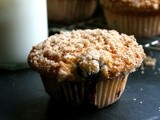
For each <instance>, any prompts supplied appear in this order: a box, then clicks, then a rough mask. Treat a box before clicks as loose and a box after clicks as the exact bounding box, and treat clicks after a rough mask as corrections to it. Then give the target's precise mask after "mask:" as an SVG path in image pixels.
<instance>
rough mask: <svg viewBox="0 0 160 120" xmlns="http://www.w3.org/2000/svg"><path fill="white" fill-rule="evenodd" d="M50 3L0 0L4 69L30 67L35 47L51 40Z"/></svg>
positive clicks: (1, 63) (1, 62)
mask: <svg viewBox="0 0 160 120" xmlns="http://www.w3.org/2000/svg"><path fill="white" fill-rule="evenodd" d="M47 21H48V20H47V4H46V0H0V68H4V69H13V70H14V69H21V68H26V67H28V64H27V56H28V53H29V51H30V50H31V48H32V46H33V45H35V44H37V43H39V42H41V41H43V40H45V39H46V38H47V37H48V23H47Z"/></svg>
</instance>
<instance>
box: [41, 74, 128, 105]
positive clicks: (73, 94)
mask: <svg viewBox="0 0 160 120" xmlns="http://www.w3.org/2000/svg"><path fill="white" fill-rule="evenodd" d="M41 78H42V81H43V84H44V87H45V90H46V92H47V93H48V94H49V95H50V96H52V97H53V98H54V99H56V100H57V101H59V102H64V103H67V104H68V105H71V106H73V107H75V106H80V105H81V104H84V103H90V104H93V105H94V106H96V107H97V108H103V107H106V106H108V105H110V104H112V103H114V102H115V101H117V100H118V99H119V98H120V97H121V95H122V93H123V91H124V89H125V85H126V82H127V78H128V75H120V76H118V77H116V78H114V79H105V80H104V79H103V80H100V79H98V80H96V81H97V82H96V83H95V86H94V84H93V85H91V83H89V82H88V81H85V82H73V81H68V82H67V81H65V82H58V81H57V80H55V79H54V78H50V77H48V76H44V75H41ZM93 87H94V88H93Z"/></svg>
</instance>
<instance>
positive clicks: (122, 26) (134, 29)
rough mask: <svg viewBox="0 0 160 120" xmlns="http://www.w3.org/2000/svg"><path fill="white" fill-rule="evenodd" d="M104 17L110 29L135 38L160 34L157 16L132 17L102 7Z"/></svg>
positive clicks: (159, 18)
mask: <svg viewBox="0 0 160 120" xmlns="http://www.w3.org/2000/svg"><path fill="white" fill-rule="evenodd" d="M103 10H104V15H105V19H106V22H107V24H108V26H109V28H110V29H115V30H117V31H118V32H120V33H126V34H128V35H135V36H136V37H151V36H156V35H158V34H160V16H159V15H148V16H147V15H145V16H140V15H132V13H131V14H130V15H129V14H125V13H119V12H118V13H116V12H113V11H111V10H109V9H106V8H105V7H104V9H103Z"/></svg>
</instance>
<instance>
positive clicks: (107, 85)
mask: <svg viewBox="0 0 160 120" xmlns="http://www.w3.org/2000/svg"><path fill="white" fill-rule="evenodd" d="M127 79H128V75H120V76H118V77H116V78H114V79H106V80H103V81H100V82H98V83H97V85H96V94H95V101H94V104H95V106H97V107H98V108H103V107H105V106H108V105H110V104H112V103H114V102H116V101H117V100H118V99H119V98H120V97H121V95H122V93H123V91H124V89H125V86H126V82H127Z"/></svg>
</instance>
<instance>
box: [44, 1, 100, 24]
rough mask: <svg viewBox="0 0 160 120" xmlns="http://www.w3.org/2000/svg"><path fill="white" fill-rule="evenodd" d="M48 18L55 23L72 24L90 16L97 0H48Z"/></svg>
mask: <svg viewBox="0 0 160 120" xmlns="http://www.w3.org/2000/svg"><path fill="white" fill-rule="evenodd" d="M47 3H48V4H47V5H48V19H49V20H50V21H52V22H55V23H61V24H70V23H75V22H80V21H82V20H86V19H88V18H90V17H91V16H92V15H93V14H94V12H95V10H96V8H97V0H47Z"/></svg>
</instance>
